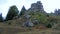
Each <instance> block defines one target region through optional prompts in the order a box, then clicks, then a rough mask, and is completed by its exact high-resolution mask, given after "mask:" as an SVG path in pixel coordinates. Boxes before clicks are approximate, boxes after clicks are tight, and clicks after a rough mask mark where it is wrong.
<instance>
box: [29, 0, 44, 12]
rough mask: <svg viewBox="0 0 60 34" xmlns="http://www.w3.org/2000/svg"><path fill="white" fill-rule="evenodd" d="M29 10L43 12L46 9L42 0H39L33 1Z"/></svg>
mask: <svg viewBox="0 0 60 34" xmlns="http://www.w3.org/2000/svg"><path fill="white" fill-rule="evenodd" d="M29 11H34V12H36V11H42V12H43V11H44V9H43V5H42V3H41V1H37V3H32V4H31V8H30V9H29Z"/></svg>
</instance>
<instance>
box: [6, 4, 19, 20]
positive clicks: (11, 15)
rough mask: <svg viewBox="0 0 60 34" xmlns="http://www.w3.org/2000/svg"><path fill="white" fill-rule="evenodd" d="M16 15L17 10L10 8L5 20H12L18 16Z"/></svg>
mask: <svg viewBox="0 0 60 34" xmlns="http://www.w3.org/2000/svg"><path fill="white" fill-rule="evenodd" d="M18 13H19V11H18V8H17V7H16V6H15V5H13V6H11V7H10V9H9V11H8V14H7V16H6V20H12V19H13V17H15V16H17V15H18Z"/></svg>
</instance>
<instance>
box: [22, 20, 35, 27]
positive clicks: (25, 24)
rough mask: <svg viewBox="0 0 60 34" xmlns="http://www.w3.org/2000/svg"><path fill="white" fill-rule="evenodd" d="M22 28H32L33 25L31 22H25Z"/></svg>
mask: <svg viewBox="0 0 60 34" xmlns="http://www.w3.org/2000/svg"><path fill="white" fill-rule="evenodd" d="M23 26H26V27H33V26H34V24H33V23H32V22H31V21H28V20H27V21H26V22H25V23H23Z"/></svg>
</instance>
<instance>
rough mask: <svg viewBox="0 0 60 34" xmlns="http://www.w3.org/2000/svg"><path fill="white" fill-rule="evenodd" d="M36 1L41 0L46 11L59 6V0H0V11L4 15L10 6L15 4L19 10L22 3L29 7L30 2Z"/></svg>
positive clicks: (48, 11)
mask: <svg viewBox="0 0 60 34" xmlns="http://www.w3.org/2000/svg"><path fill="white" fill-rule="evenodd" d="M37 1H41V3H42V4H43V8H44V10H45V11H46V12H47V13H50V12H54V10H55V9H59V8H60V4H59V3H60V0H0V13H2V16H3V17H5V16H6V14H7V13H8V10H9V8H10V6H12V5H16V6H17V8H18V10H19V11H20V10H21V8H22V6H23V5H24V6H25V8H26V9H29V8H30V7H31V4H32V3H36V2H37Z"/></svg>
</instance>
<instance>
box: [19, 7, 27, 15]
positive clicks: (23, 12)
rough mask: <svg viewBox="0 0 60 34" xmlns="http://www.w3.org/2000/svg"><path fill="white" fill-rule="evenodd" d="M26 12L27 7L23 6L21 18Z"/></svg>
mask: <svg viewBox="0 0 60 34" xmlns="http://www.w3.org/2000/svg"><path fill="white" fill-rule="evenodd" d="M25 11H26V9H25V7H24V6H23V7H22V9H21V11H20V14H19V16H22V15H24V14H25Z"/></svg>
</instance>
